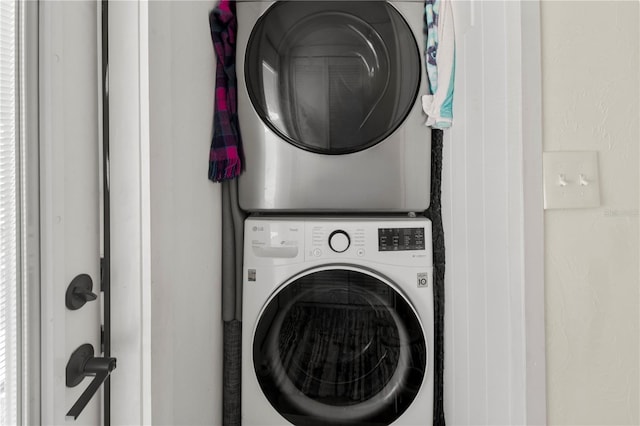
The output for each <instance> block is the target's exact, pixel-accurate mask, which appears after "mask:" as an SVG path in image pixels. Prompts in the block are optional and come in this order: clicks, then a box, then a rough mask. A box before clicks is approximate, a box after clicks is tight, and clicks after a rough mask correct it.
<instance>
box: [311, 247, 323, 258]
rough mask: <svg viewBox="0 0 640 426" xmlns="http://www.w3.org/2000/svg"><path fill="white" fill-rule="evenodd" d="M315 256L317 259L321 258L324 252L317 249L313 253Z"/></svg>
mask: <svg viewBox="0 0 640 426" xmlns="http://www.w3.org/2000/svg"><path fill="white" fill-rule="evenodd" d="M313 255H314V256H315V257H320V256H322V250H320V249H319V248H317V249H315V250H314V251H313Z"/></svg>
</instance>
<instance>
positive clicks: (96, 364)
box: [66, 343, 116, 420]
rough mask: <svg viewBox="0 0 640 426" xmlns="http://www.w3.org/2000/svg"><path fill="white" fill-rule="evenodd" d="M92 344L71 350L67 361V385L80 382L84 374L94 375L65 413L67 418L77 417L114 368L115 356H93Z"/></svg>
mask: <svg viewBox="0 0 640 426" xmlns="http://www.w3.org/2000/svg"><path fill="white" fill-rule="evenodd" d="M93 353H94V352H93V346H91V345H90V344H88V343H86V344H84V345H82V346H80V347H79V348H78V349H76V350H75V351H73V354H71V358H69V362H68V363H67V369H66V373H67V380H66V381H67V387H74V386H77V385H78V384H80V382H82V380H83V379H84V378H85V377H86V376H95V378H94V379H93V381H92V382H91V383H90V384H89V386H88V387H87V389H85V391H84V392H82V395H80V398H78V400H77V401H76V403H75V404H73V407H71V409H70V410H69V412H68V413H67V418H72V419H73V420H75V419H77V418H78V416H79V415H80V413H82V410H84V407H86V406H87V404H88V403H89V401H90V400H91V398H92V397H93V395H95V393H96V392H97V391H98V389H100V386H101V385H102V383H104V381H105V380H107V377H109V375H110V374H111V372H112V371H113V370H115V368H116V359H115V358H97V357H94V356H93Z"/></svg>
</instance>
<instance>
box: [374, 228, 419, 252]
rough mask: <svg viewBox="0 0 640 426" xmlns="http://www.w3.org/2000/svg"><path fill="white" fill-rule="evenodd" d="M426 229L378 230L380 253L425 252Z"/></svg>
mask: <svg viewBox="0 0 640 426" xmlns="http://www.w3.org/2000/svg"><path fill="white" fill-rule="evenodd" d="M424 247H425V245H424V227H422V228H378V250H379V251H406V250H424Z"/></svg>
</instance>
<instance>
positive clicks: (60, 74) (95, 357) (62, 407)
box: [38, 1, 134, 425]
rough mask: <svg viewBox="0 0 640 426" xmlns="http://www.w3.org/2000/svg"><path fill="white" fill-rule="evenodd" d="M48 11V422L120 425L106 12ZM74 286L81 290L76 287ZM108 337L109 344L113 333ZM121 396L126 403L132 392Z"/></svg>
mask: <svg viewBox="0 0 640 426" xmlns="http://www.w3.org/2000/svg"><path fill="white" fill-rule="evenodd" d="M38 7H39V48H38V50H39V60H40V64H39V75H40V77H39V95H40V99H39V104H40V108H39V111H40V117H39V123H40V177H41V179H40V194H41V197H40V215H41V216H40V217H41V253H42V258H41V267H42V270H41V286H42V287H41V306H42V311H41V315H42V318H41V339H42V340H41V345H42V346H41V389H42V391H41V398H42V401H41V402H42V404H41V407H42V409H41V419H42V423H43V424H64V423H69V424H74V425H100V424H110V420H109V418H110V405H109V398H108V397H107V395H108V394H107V392H105V390H104V389H105V386H108V385H109V382H110V377H109V374H108V373H110V372H111V371H112V370H113V368H114V367H115V360H114V359H111V358H109V357H108V356H107V355H109V354H108V352H109V349H108V347H109V344H108V342H107V340H109V339H108V338H106V339H105V337H104V336H105V334H102V335H101V329H102V328H103V326H104V325H105V317H106V315H105V314H106V313H107V312H109V309H108V306H107V304H106V303H107V302H106V300H107V298H106V296H105V295H106V293H105V292H104V291H101V283H103V282H108V279H106V280H104V281H103V280H102V279H101V275H102V272H101V258H102V257H104V254H105V242H104V235H105V233H104V232H102V230H103V226H104V220H103V219H104V215H103V214H102V209H103V207H104V203H103V201H104V198H103V195H104V194H103V190H102V188H103V174H102V172H101V170H102V105H101V101H102V77H101V74H102V67H101V56H100V53H101V38H102V37H101V4H100V3H99V2H96V1H74V2H40V3H39V6H38ZM104 269H105V272H104V275H105V276H108V274H107V273H106V271H107V270H108V268H106V267H105V268H104ZM71 283H79V286H78V287H77V288H71V289H70V288H69V285H70V284H71ZM111 312H114V311H111ZM114 313H115V314H117V310H115V312H114ZM105 331H106V335H107V336H108V327H107V330H105ZM74 354H75V356H74ZM115 371H117V370H114V372H115ZM83 372H84V373H88V374H87V375H86V377H85V375H84V374H83ZM105 378H106V382H105ZM130 391H131V392H134V390H133V389H131V390H130ZM121 396H122V397H125V398H126V397H127V390H124V391H122V392H121Z"/></svg>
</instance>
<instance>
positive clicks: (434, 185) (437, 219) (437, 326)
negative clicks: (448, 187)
mask: <svg viewBox="0 0 640 426" xmlns="http://www.w3.org/2000/svg"><path fill="white" fill-rule="evenodd" d="M442 140H443V132H442V130H437V129H432V131H431V204H430V205H429V210H427V211H426V212H425V216H426V217H427V218H429V219H430V220H431V223H432V227H433V264H434V273H433V305H434V306H433V307H434V326H433V336H434V355H435V356H434V363H433V366H434V372H433V374H434V383H433V386H434V389H433V424H434V426H444V425H445V418H444V387H443V378H444V269H445V252H444V228H443V227H442V204H441V198H440V195H441V188H442V146H443V142H442Z"/></svg>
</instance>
